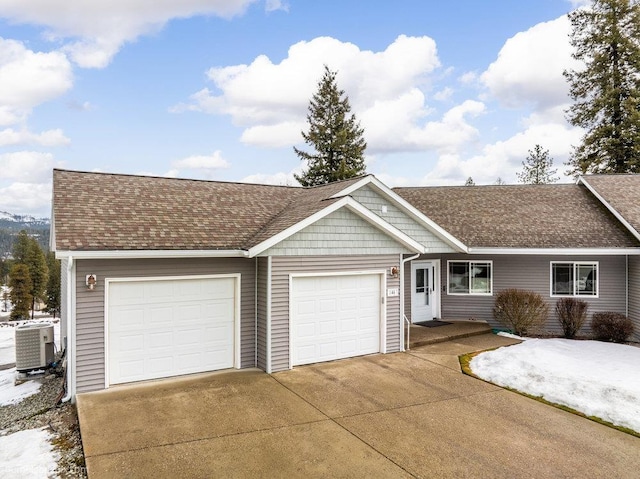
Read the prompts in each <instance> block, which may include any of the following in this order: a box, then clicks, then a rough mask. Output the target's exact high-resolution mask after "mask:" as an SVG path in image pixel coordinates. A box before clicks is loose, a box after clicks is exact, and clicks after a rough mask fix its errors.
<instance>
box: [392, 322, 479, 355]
mask: <svg viewBox="0 0 640 479" xmlns="http://www.w3.org/2000/svg"><path fill="white" fill-rule="evenodd" d="M443 323H446V324H443ZM425 324H427V325H428V326H421V325H419V324H412V325H411V326H410V328H409V339H408V344H409V349H413V348H416V347H418V346H425V345H427V344H435V343H442V342H445V341H451V340H454V339H460V338H468V337H470V336H478V335H481V334H487V333H491V326H489V324H488V323H487V322H485V321H468V320H459V321H458V320H449V321H429V322H427V323H425ZM406 339H407V338H406V337H405V340H406Z"/></svg>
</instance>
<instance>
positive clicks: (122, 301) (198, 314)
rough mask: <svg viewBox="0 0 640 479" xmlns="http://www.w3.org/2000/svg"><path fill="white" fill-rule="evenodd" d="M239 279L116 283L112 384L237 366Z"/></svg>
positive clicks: (111, 342)
mask: <svg viewBox="0 0 640 479" xmlns="http://www.w3.org/2000/svg"><path fill="white" fill-rule="evenodd" d="M235 304H236V301H235V279H234V278H206V279H194V280H191V279H179V280H160V279H154V280H144V281H131V282H128V281H123V282H113V283H111V284H110V288H109V304H108V318H109V323H108V324H109V383H110V384H117V383H123V382H131V381H140V380H146V379H157V378H162V377H170V376H176V375H180V374H189V373H195V372H203V371H211V370H215V369H225V368H231V367H233V365H234V361H233V358H234V351H235V347H234V336H235V335H234V331H235V316H236V311H235Z"/></svg>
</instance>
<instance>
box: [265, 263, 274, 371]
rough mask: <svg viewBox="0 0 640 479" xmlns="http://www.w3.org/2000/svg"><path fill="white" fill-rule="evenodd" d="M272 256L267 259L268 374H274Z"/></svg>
mask: <svg viewBox="0 0 640 479" xmlns="http://www.w3.org/2000/svg"><path fill="white" fill-rule="evenodd" d="M271 258H272V257H271V256H268V257H267V317H266V322H267V326H266V334H265V336H266V342H267V344H266V351H265V355H266V356H267V357H266V358H265V361H266V368H267V371H266V372H267V373H268V374H271V373H272V372H273V366H272V365H271Z"/></svg>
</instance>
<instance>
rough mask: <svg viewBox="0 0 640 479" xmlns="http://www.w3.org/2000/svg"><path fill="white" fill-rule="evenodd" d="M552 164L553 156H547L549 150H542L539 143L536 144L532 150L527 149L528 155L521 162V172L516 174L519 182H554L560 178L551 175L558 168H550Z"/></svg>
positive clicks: (542, 183)
mask: <svg viewBox="0 0 640 479" xmlns="http://www.w3.org/2000/svg"><path fill="white" fill-rule="evenodd" d="M552 166H553V158H551V157H550V156H549V150H543V149H542V147H541V146H540V145H536V146H535V147H534V148H533V150H529V156H527V158H526V160H525V161H523V162H522V167H523V168H522V172H521V173H516V175H517V176H518V180H519V181H520V182H521V183H529V184H531V185H544V184H547V183H555V182H556V181H558V180H559V179H560V178H559V177H557V176H553V175H555V174H556V172H557V171H558V170H557V169H555V170H552V169H551V167H552Z"/></svg>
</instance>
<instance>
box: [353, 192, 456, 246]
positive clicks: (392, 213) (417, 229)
mask: <svg viewBox="0 0 640 479" xmlns="http://www.w3.org/2000/svg"><path fill="white" fill-rule="evenodd" d="M351 196H352V197H353V198H354V199H355V200H356V201H357V202H358V203H360V204H362V205H363V206H366V207H367V208H368V209H370V210H371V211H372V212H374V213H375V214H376V215H378V216H380V217H381V218H382V219H384V220H385V221H387V222H388V223H390V224H392V225H393V226H395V227H396V228H398V229H399V230H400V231H402V232H404V233H406V234H407V235H409V236H411V237H412V238H413V239H415V240H416V241H419V242H420V243H422V244H423V245H424V246H426V247H427V248H428V251H429V252H430V253H454V252H455V250H454V249H453V248H452V247H451V246H449V245H448V244H447V243H445V242H444V241H442V240H441V239H440V238H438V237H437V236H436V235H435V234H433V233H432V232H431V231H429V230H428V229H427V228H425V227H424V226H422V225H421V224H420V223H418V222H417V221H416V220H414V219H413V218H411V217H410V216H409V215H407V214H406V213H405V212H404V211H402V210H401V209H400V208H398V207H397V206H395V205H394V204H393V203H391V202H390V201H388V200H386V199H385V198H384V197H382V196H381V195H380V194H378V193H376V191H375V190H374V189H373V188H371V187H370V186H364V187H362V188H360V189H358V190H356V191H354V192H353V193H352V194H351ZM383 206H386V207H387V211H386V213H385V212H383V211H382V207H383Z"/></svg>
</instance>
